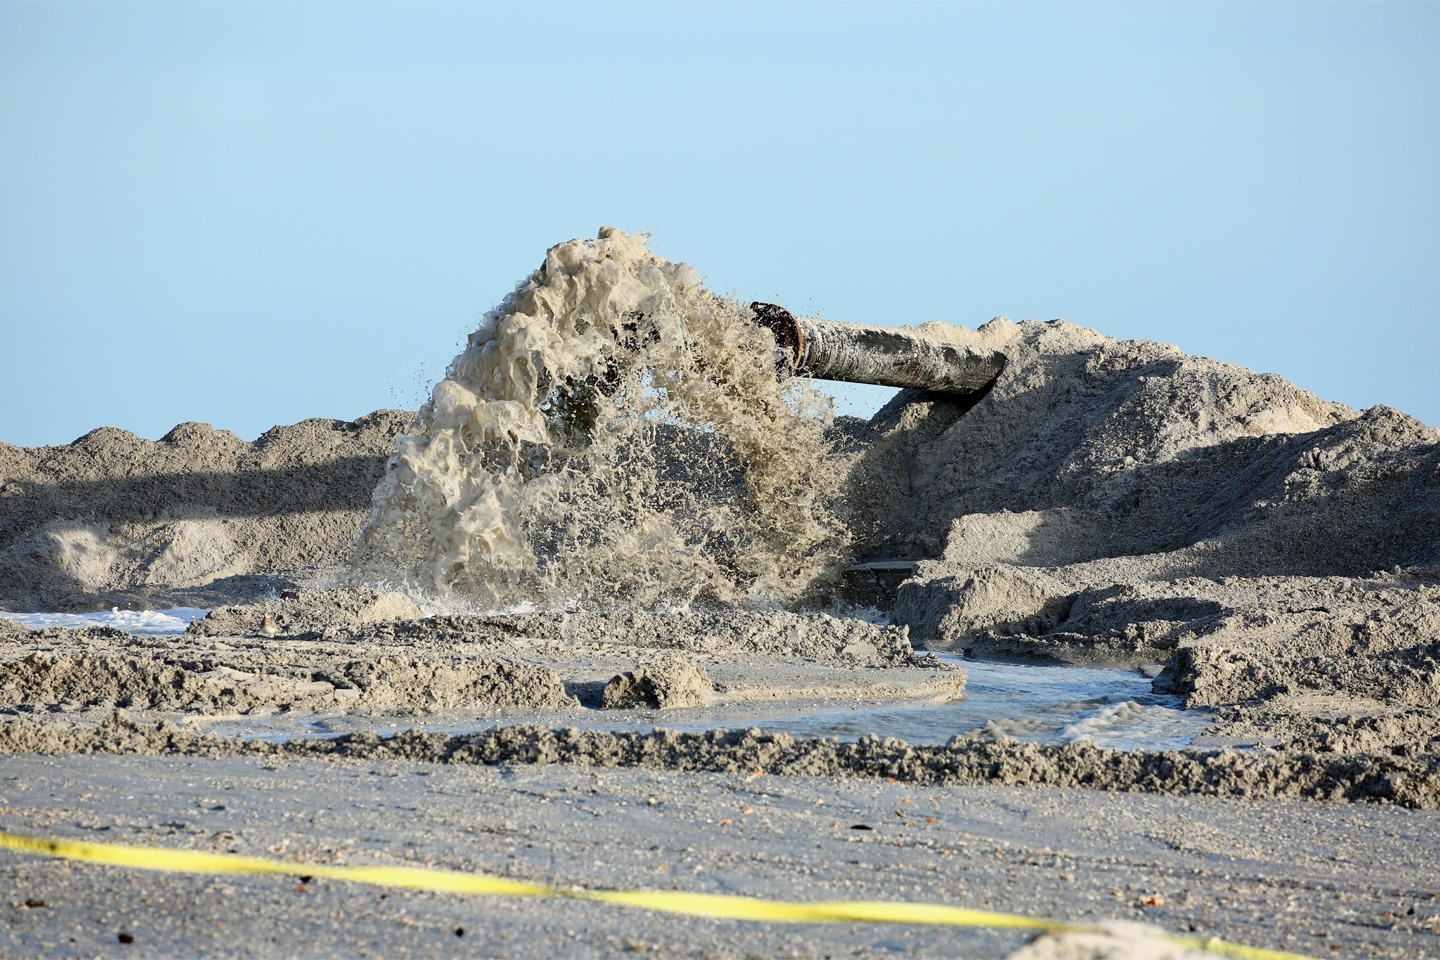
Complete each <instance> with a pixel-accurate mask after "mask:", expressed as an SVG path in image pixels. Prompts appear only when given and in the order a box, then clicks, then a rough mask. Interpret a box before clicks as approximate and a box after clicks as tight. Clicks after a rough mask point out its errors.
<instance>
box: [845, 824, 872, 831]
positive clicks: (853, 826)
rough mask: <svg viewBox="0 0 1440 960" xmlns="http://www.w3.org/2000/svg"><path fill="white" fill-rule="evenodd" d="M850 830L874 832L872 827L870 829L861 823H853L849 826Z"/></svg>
mask: <svg viewBox="0 0 1440 960" xmlns="http://www.w3.org/2000/svg"><path fill="white" fill-rule="evenodd" d="M850 829H851V830H874V829H875V828H874V827H871V826H867V825H865V824H863V823H855V824H851V825H850Z"/></svg>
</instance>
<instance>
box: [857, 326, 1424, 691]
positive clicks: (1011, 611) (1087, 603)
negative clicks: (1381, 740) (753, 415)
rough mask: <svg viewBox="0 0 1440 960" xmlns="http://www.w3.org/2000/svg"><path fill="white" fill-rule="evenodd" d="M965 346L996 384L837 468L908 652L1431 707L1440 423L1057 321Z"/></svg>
mask: <svg viewBox="0 0 1440 960" xmlns="http://www.w3.org/2000/svg"><path fill="white" fill-rule="evenodd" d="M937 332H938V333H940V334H944V333H945V331H943V330H940V329H937ZM961 335H962V336H965V337H967V338H975V337H978V338H979V339H980V341H981V342H982V343H984V344H985V345H988V346H993V347H996V348H998V349H1002V350H1004V352H1005V353H1006V354H1007V356H1008V357H1009V358H1010V359H1009V362H1008V364H1007V366H1006V368H1005V370H1004V371H1003V372H1002V373H1001V375H1000V377H999V379H998V380H997V381H996V383H995V385H994V387H993V388H992V389H991V391H990V392H989V393H988V394H987V395H986V396H984V397H982V398H980V399H979V400H976V401H956V400H951V399H946V398H940V397H936V396H934V395H928V396H927V395H919V394H913V393H912V394H902V395H900V396H898V397H897V398H896V400H895V401H894V402H892V403H891V404H890V405H889V406H887V407H886V408H885V409H884V410H882V411H881V412H880V413H879V414H878V415H877V416H876V417H875V418H874V419H873V420H872V421H871V423H870V424H869V426H868V427H867V429H866V430H865V431H864V432H863V433H862V434H861V435H860V437H859V440H860V448H859V451H858V452H857V453H856V454H854V461H853V467H852V479H853V483H852V489H851V493H850V507H849V511H850V516H851V517H852V522H853V525H854V526H855V528H856V531H857V539H858V541H859V543H860V544H861V549H862V550H863V551H864V552H865V553H867V554H869V555H871V556H879V557H898V558H908V559H912V560H915V561H916V566H915V570H914V575H913V577H912V578H911V579H910V580H909V581H908V582H906V583H905V584H904V585H902V586H901V588H900V590H899V593H898V598H897V602H896V607H895V611H894V612H895V620H896V622H898V623H903V624H906V625H908V626H909V627H910V628H911V630H912V636H913V638H914V639H915V641H916V643H917V645H919V646H930V647H932V648H939V649H954V650H966V651H969V652H971V653H974V654H976V655H982V656H1003V657H1042V658H1047V659H1058V660H1062V661H1069V662H1083V661H1108V662H1119V663H1141V662H1146V661H1171V660H1173V663H1172V667H1171V670H1170V672H1169V673H1168V674H1167V677H1166V678H1162V683H1169V684H1170V685H1171V686H1172V688H1173V689H1175V690H1176V691H1179V692H1182V693H1184V694H1185V695H1186V696H1187V698H1188V699H1189V701H1190V702H1191V703H1192V704H1220V703H1237V702H1242V701H1247V700H1254V699H1257V698H1266V697H1274V696H1280V695H1286V694H1294V693H1298V692H1302V691H1332V692H1341V693H1345V694H1347V695H1354V696H1358V697H1366V698H1371V699H1373V700H1375V701H1378V702H1383V703H1386V704H1390V705H1423V706H1434V705H1436V704H1437V703H1440V673H1437V669H1436V655H1437V652H1440V647H1437V641H1440V590H1437V588H1436V586H1435V584H1436V583H1440V576H1437V568H1440V431H1436V430H1434V429H1432V428H1430V427H1427V426H1425V425H1424V424H1421V423H1420V422H1418V421H1416V420H1414V419H1412V418H1410V417H1407V416H1405V415H1404V414H1401V413H1398V412H1396V411H1394V410H1390V409H1387V408H1384V407H1376V408H1373V409H1371V410H1367V411H1364V412H1363V413H1356V412H1354V411H1352V410H1349V409H1347V408H1345V407H1342V406H1339V405H1337V404H1331V403H1326V402H1324V401H1322V400H1319V399H1318V398H1316V397H1314V396H1312V395H1311V394H1308V393H1305V392H1304V391H1302V390H1299V389H1297V388H1296V387H1294V386H1293V385H1291V384H1289V383H1287V382H1286V381H1284V380H1282V379H1280V378H1278V377H1275V376H1273V375H1269V374H1257V373H1254V372H1252V371H1249V370H1244V369H1241V368H1238V367H1233V366H1230V365H1227V364H1223V363H1219V362H1216V361H1213V360H1209V359H1205V358H1197V357H1188V356H1185V355H1184V354H1182V353H1180V352H1179V351H1177V350H1176V349H1175V348H1173V347H1170V346H1166V345H1164V344H1158V343H1148V342H1144V341H1125V342H1117V341H1114V340H1111V339H1108V338H1106V337H1103V336H1100V335H1099V334H1097V333H1095V332H1093V331H1090V330H1083V329H1080V328H1078V327H1074V326H1071V325H1069V324H1065V323H1063V322H1061V321H1054V322H1051V323H1034V322H1026V323H1022V324H1012V323H1010V322H1009V321H1005V320H997V321H993V322H991V323H990V324H987V325H985V326H984V327H982V328H981V329H980V330H979V331H976V332H974V333H970V332H968V331H967V332H963V333H962V334H961ZM1395 571H1403V572H1395Z"/></svg>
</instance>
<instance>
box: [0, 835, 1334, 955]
mask: <svg viewBox="0 0 1440 960" xmlns="http://www.w3.org/2000/svg"><path fill="white" fill-rule="evenodd" d="M0 849H9V850H16V851H19V852H21V853H35V854H40V855H42V856H47V857H60V858H62V859H65V860H80V861H84V862H87V863H103V864H109V865H110V866H115V867H133V868H135V869H138V870H163V871H166V872H170V873H208V874H215V873H242V874H282V875H285V876H294V877H325V878H327V879H330V880H346V881H349V882H351V883H368V884H373V885H376V886H382V887H404V888H408V889H411V890H427V891H431V892H436V893H471V894H484V895H487V896H495V897H564V898H566V899H570V900H594V901H599V902H601V903H615V904H621V905H624V906H629V907H639V908H640V909H642V910H659V911H662V912H665V913H683V914H688V915H690V916H696V917H716V918H720V919H726V920H760V921H770V922H780V923H916V924H938V925H943V926H952V927H991V928H1009V929H1018V930H1038V931H1042V932H1047V933H1074V932H1099V928H1097V927H1089V926H1080V925H1077V924H1072V923H1060V922H1058V921H1054V920H1037V919H1034V918H1033V917H1025V916H1020V915H1018V914H1012V913H996V912H994V911H990V910H969V909H966V908H964V907H947V906H944V905H941V904H934V903H901V902H892V901H863V900H837V901H830V902H819V903H793V902H790V901H785V900H763V899H760V898H758V897H739V896H731V895H727V894H715V893H684V892H679V891H670V890H583V889H579V888H571V889H562V888H560V887H550V886H546V885H544V884H539V883H526V882H524V881H522V880H507V879H505V878H503V877H490V876H486V875H485V874H483V873H458V872H455V871H453V870H431V869H426V868H421V867H334V866H326V865H324V864H314V863H285V862H284V861H281V860H265V859H262V858H260V857H243V856H240V855H238V854H233V853H205V852H202V851H197V850H172V849H166V848H162V847H134V846H127V845H125V844H119V843H88V842H85V841H79V840H56V839H51V838H48V837H27V836H23V835H20V834H13V833H0ZM1155 936H1157V937H1163V938H1164V939H1166V940H1168V941H1169V942H1171V943H1175V944H1179V945H1181V946H1185V947H1188V948H1190V949H1192V950H1200V951H1204V952H1208V953H1213V954H1217V955H1219V956H1224V957H1234V958H1236V960H1313V958H1309V957H1305V956H1303V955H1301V954H1296V953H1285V952H1283V951H1279V950H1264V949H1261V948H1259V947H1244V946H1240V945H1238V944H1233V943H1226V942H1224V941H1222V940H1216V939H1210V940H1202V939H1200V938H1198V937H1183V936H1177V935H1174V934H1165V933H1160V932H1158V931H1157V932H1156V934H1155Z"/></svg>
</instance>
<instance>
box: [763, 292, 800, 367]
mask: <svg viewBox="0 0 1440 960" xmlns="http://www.w3.org/2000/svg"><path fill="white" fill-rule="evenodd" d="M750 309H751V310H753V311H754V312H755V322H756V323H758V324H760V325H761V326H764V327H768V328H769V329H770V332H771V333H773V334H775V345H776V346H778V347H779V348H780V358H779V363H780V372H781V374H782V375H784V376H787V377H790V376H794V375H795V373H796V371H798V370H799V369H800V359H801V357H802V356H803V355H804V351H805V336H804V334H802V333H801V332H800V324H799V323H797V322H796V320H795V315H794V314H792V313H791V312H790V311H789V310H786V309H785V308H784V307H782V306H780V305H779V304H775V303H759V302H756V303H752V304H750Z"/></svg>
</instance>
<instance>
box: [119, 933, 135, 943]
mask: <svg viewBox="0 0 1440 960" xmlns="http://www.w3.org/2000/svg"><path fill="white" fill-rule="evenodd" d="M118 939H119V941H120V942H121V943H134V942H135V935H134V934H133V933H122V934H120V936H119V937H118Z"/></svg>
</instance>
